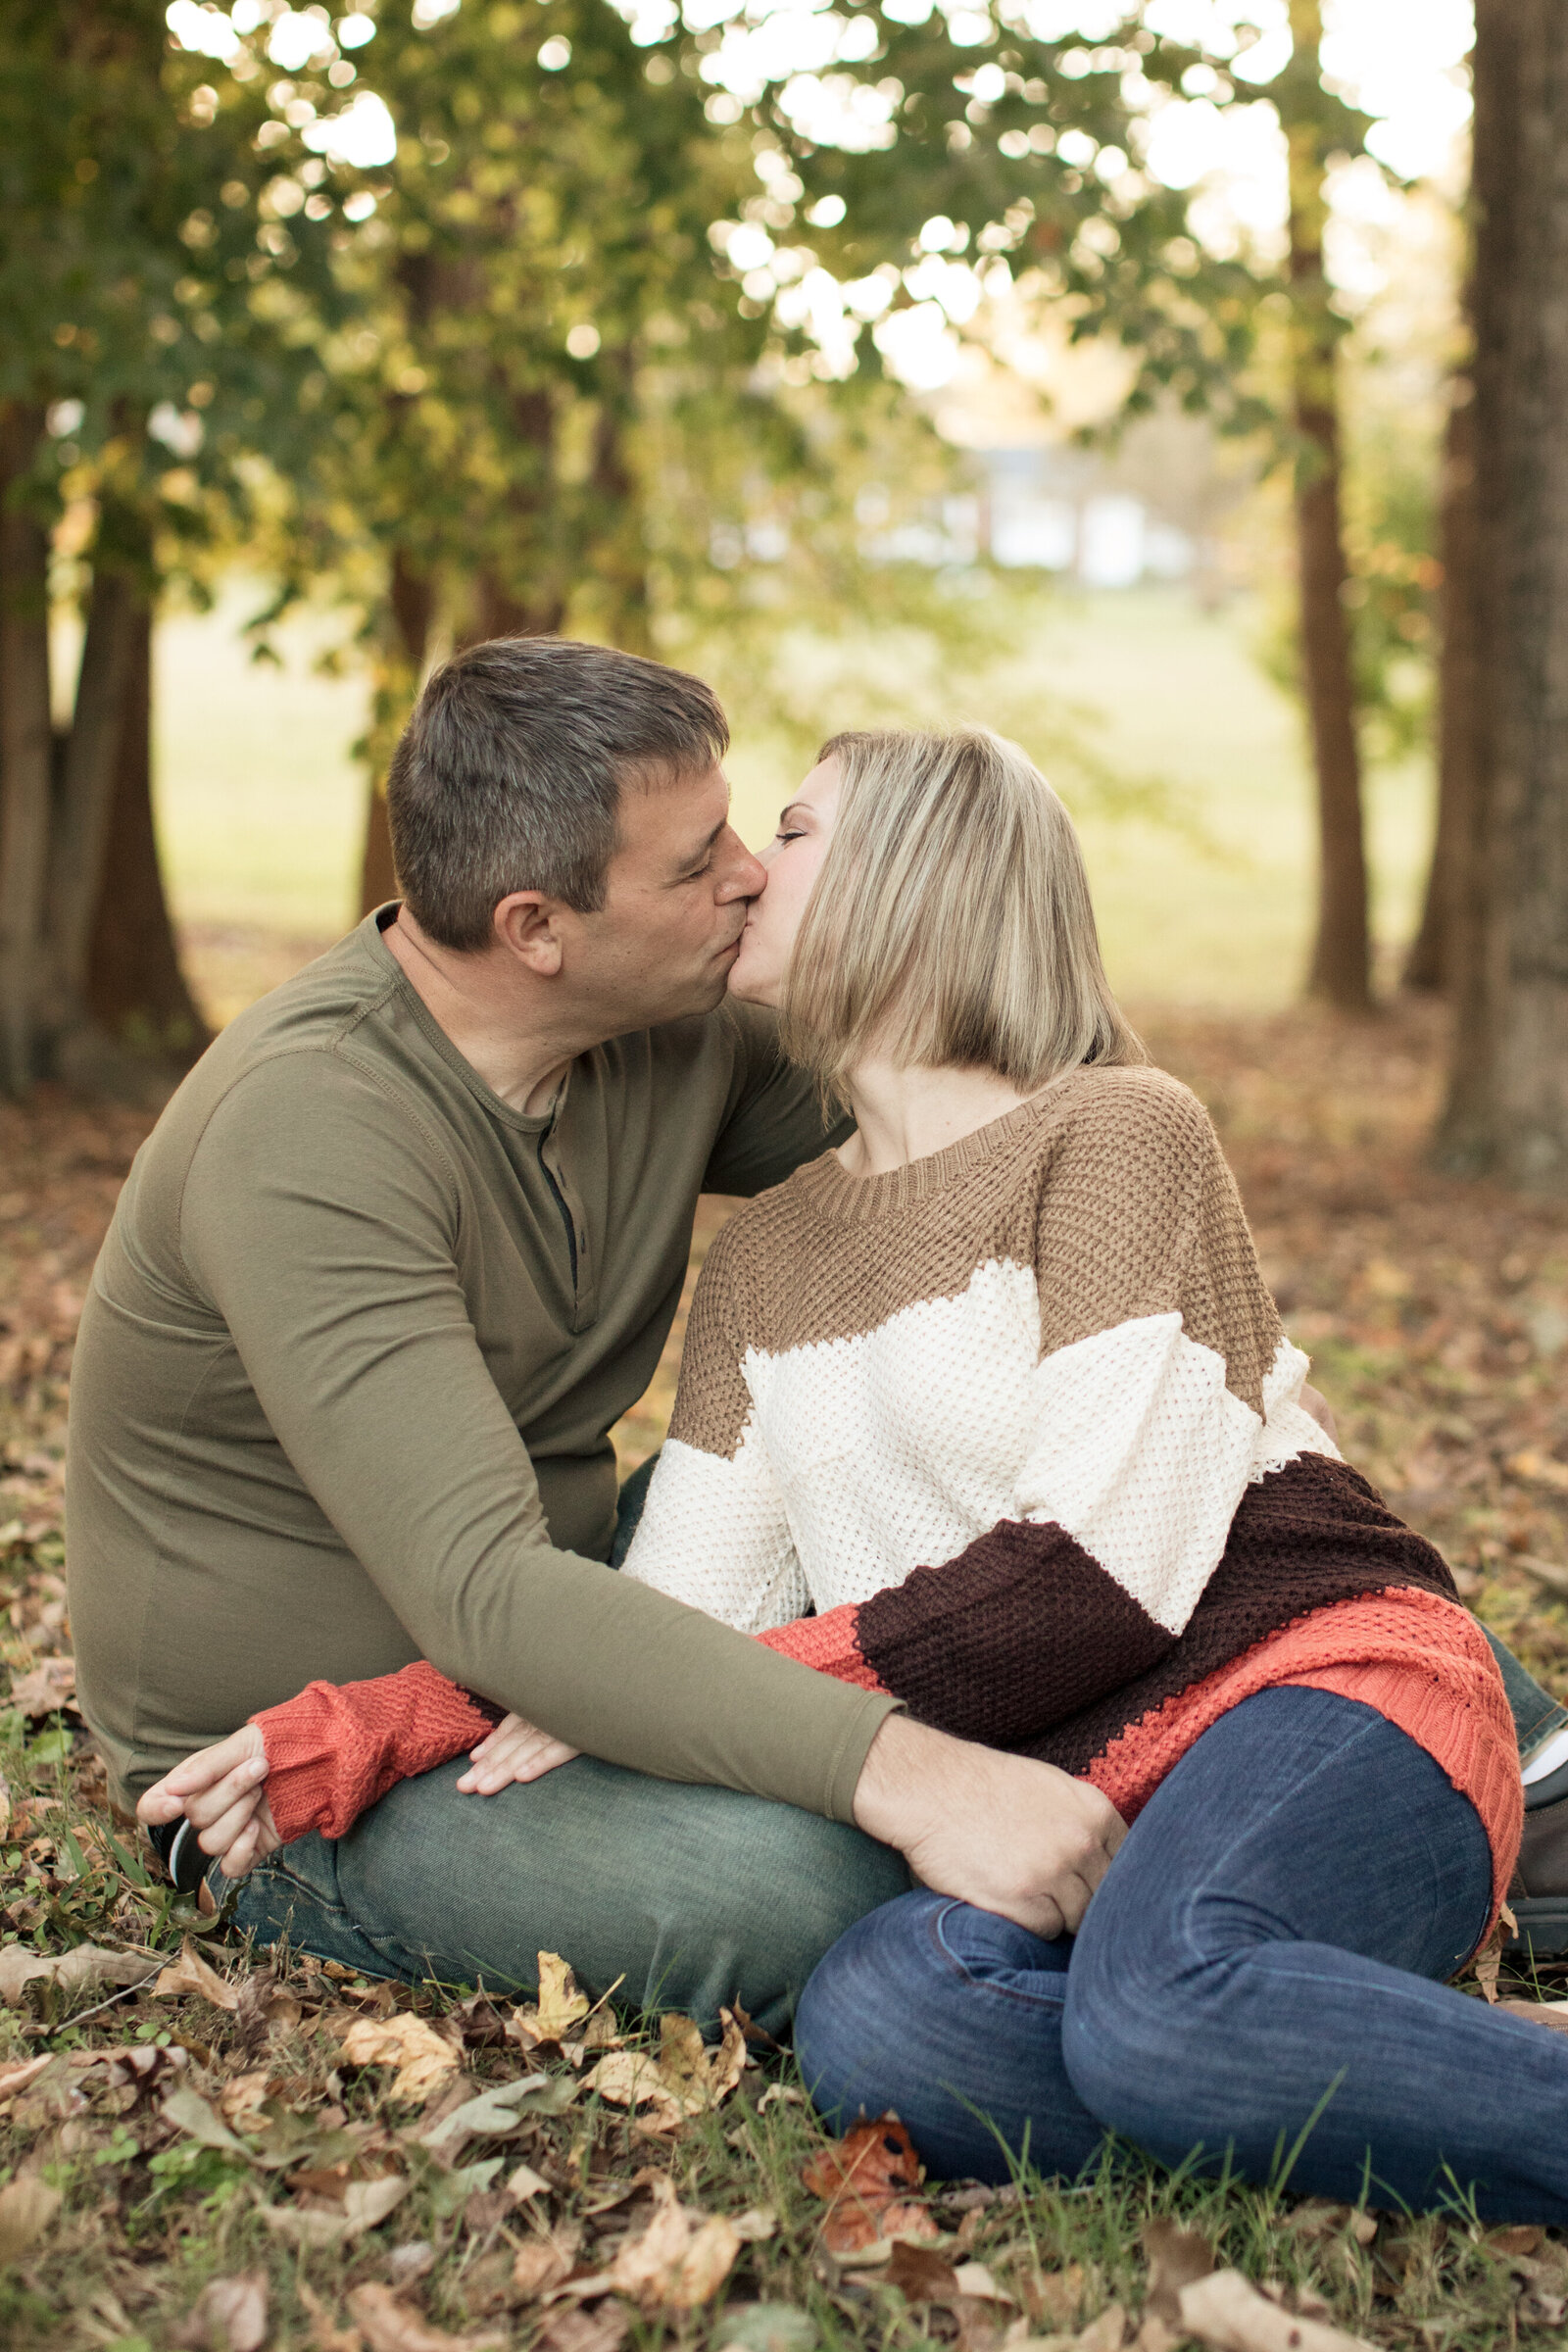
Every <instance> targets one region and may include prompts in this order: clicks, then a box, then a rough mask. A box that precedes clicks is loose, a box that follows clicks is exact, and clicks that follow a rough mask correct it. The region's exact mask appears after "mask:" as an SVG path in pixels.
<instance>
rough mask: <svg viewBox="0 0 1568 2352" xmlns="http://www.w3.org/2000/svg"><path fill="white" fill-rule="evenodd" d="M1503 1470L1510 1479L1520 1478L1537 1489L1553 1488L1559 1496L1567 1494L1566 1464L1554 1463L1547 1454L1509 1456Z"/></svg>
mask: <svg viewBox="0 0 1568 2352" xmlns="http://www.w3.org/2000/svg"><path fill="white" fill-rule="evenodd" d="M1503 1468H1504V1469H1505V1470H1506V1471H1507V1472H1508V1473H1509V1475H1510V1477H1513V1478H1522V1479H1524V1480H1526V1481H1527V1482H1528V1483H1529V1484H1530V1485H1532V1486H1537V1487H1555V1488H1556V1490H1557V1492H1558V1494H1559V1495H1568V1462H1554V1461H1553V1460H1552V1458H1551V1456H1550V1455H1549V1454H1543V1453H1535V1452H1532V1451H1530V1450H1528V1449H1527V1450H1526V1451H1525V1452H1523V1453H1515V1454H1510V1455H1509V1457H1508V1459H1507V1461H1505V1462H1504V1464H1503Z"/></svg>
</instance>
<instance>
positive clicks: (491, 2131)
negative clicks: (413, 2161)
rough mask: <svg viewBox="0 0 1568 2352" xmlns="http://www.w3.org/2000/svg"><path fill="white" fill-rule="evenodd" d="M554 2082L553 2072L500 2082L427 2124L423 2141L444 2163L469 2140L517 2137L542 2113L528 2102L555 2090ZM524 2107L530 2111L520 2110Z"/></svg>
mask: <svg viewBox="0 0 1568 2352" xmlns="http://www.w3.org/2000/svg"><path fill="white" fill-rule="evenodd" d="M553 2082H554V2078H553V2077H552V2076H550V2075H523V2076H521V2077H520V2078H519V2079H518V2081H516V2082H498V2083H497V2084H496V2085H495V2086H494V2088H493V2089H490V2090H482V2091H480V2092H479V2093H478V2095H477V2097H475V2098H471V2099H465V2100H464V2101H463V2103H462V2105H461V2106H458V2107H454V2108H452V2109H450V2110H449V2111H448V2113H447V2114H445V2115H443V2116H439V2117H437V2118H436V2120H435V2121H434V2122H433V2123H429V2124H426V2126H425V2128H424V2130H423V2131H421V2132H420V2133H419V2144H420V2146H421V2147H425V2148H431V2149H436V2150H439V2152H440V2154H441V2157H442V2160H443V2162H445V2163H448V2164H450V2163H451V2162H452V2160H453V2158H454V2157H455V2155H456V2154H457V2151H458V2150H459V2149H460V2148H461V2147H462V2146H463V2143H464V2142H465V2140H467V2139H515V2137H516V2135H517V2133H518V2132H519V2131H525V2130H526V2129H527V2126H528V2125H529V2123H530V2122H531V2121H532V2118H533V2115H534V2113H536V2112H538V2110H537V2106H536V2105H535V2106H534V2107H531V2108H527V2102H528V2101H530V2100H533V2101H535V2102H536V2101H537V2099H538V2097H539V2095H540V2094H541V2093H544V2092H548V2091H549V2090H550V2089H551V2087H552V2084H553ZM524 2108H527V2111H526V2112H523V2113H519V2112H518V2110H519V2109H524Z"/></svg>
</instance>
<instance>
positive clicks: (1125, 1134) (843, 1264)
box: [670, 1068, 1281, 1455]
mask: <svg viewBox="0 0 1568 2352" xmlns="http://www.w3.org/2000/svg"><path fill="white" fill-rule="evenodd" d="M1009 1260H1010V1261H1011V1262H1012V1263H1013V1264H1015V1265H1019V1266H1032V1267H1033V1268H1034V1269H1035V1273H1036V1276H1037V1279H1038V1282H1039V1287H1040V1320H1041V1353H1042V1354H1043V1355H1049V1354H1053V1353H1054V1352H1055V1350H1056V1349H1057V1348H1066V1347H1070V1346H1071V1345H1072V1344H1073V1343H1074V1342H1075V1341H1078V1340H1084V1339H1090V1338H1093V1337H1094V1336H1095V1335H1096V1334H1097V1333H1099V1332H1103V1331H1108V1330H1111V1329H1112V1328H1113V1327H1114V1326H1115V1325H1117V1324H1119V1323H1125V1322H1128V1321H1130V1320H1132V1319H1133V1318H1135V1317H1138V1316H1145V1315H1158V1314H1168V1313H1171V1312H1178V1313H1180V1315H1181V1316H1182V1319H1183V1325H1184V1328H1185V1330H1186V1331H1187V1333H1188V1335H1189V1337H1190V1338H1192V1339H1193V1340H1195V1341H1196V1342H1198V1343H1199V1345H1201V1346H1202V1347H1205V1348H1213V1350H1214V1351H1215V1353H1216V1354H1218V1355H1221V1356H1223V1357H1224V1359H1225V1363H1226V1367H1227V1370H1226V1378H1227V1384H1228V1386H1229V1387H1230V1388H1231V1389H1232V1391H1233V1392H1234V1393H1235V1395H1236V1396H1238V1397H1241V1399H1242V1400H1243V1402H1244V1403H1246V1404H1248V1405H1250V1407H1251V1408H1252V1410H1253V1411H1254V1412H1257V1411H1261V1407H1262V1382H1263V1375H1264V1373H1265V1371H1266V1370H1267V1369H1268V1367H1269V1365H1270V1364H1271V1363H1272V1362H1273V1360H1274V1355H1275V1350H1276V1348H1277V1347H1278V1344H1279V1340H1280V1336H1281V1334H1280V1322H1279V1316H1278V1314H1277V1313H1276V1311H1275V1308H1274V1302H1273V1300H1272V1299H1271V1298H1270V1297H1269V1295H1268V1292H1267V1290H1266V1288H1265V1287H1264V1284H1263V1279H1262V1276H1261V1274H1260V1272H1259V1270H1258V1265H1257V1258H1256V1255H1255V1253H1254V1251H1253V1249H1252V1241H1251V1236H1250V1233H1249V1231H1248V1228H1247V1219H1246V1216H1245V1213H1244V1211H1243V1208H1242V1203H1241V1198H1240V1195H1239V1194H1238V1192H1237V1190H1236V1186H1235V1182H1234V1180H1233V1179H1232V1177H1231V1173H1230V1170H1229V1169H1228V1167H1227V1166H1226V1164H1225V1160H1224V1156H1223V1154H1222V1152H1221V1151H1220V1148H1219V1142H1218V1139H1217V1138H1216V1136H1215V1134H1214V1131H1213V1128H1212V1126H1211V1125H1210V1124H1209V1120H1208V1116H1207V1114H1206V1112H1205V1111H1204V1110H1203V1107H1202V1105H1201V1103H1199V1102H1198V1100H1197V1098H1196V1097H1195V1096H1193V1095H1192V1094H1190V1093H1189V1092H1188V1090H1187V1088H1186V1087H1184V1086H1182V1085H1180V1084H1179V1083H1178V1081H1177V1080H1176V1079H1174V1078H1171V1077H1168V1076H1167V1075H1166V1074H1165V1072H1164V1071H1162V1070H1151V1069H1142V1068H1140V1069H1110V1070H1099V1069H1086V1070H1075V1071H1073V1072H1071V1073H1070V1074H1069V1075H1068V1076H1067V1077H1065V1078H1062V1079H1058V1080H1057V1081H1056V1082H1055V1083H1054V1085H1053V1086H1051V1087H1048V1088H1047V1089H1046V1091H1045V1092H1044V1094H1042V1095H1040V1096H1037V1097H1036V1098H1035V1100H1034V1101H1033V1102H1032V1103H1025V1104H1024V1105H1023V1106H1022V1108H1021V1109H1019V1110H1016V1111H1012V1112H1010V1113H1009V1114H1008V1115H1007V1116H1006V1117H1005V1118H1003V1119H999V1120H996V1121H994V1122H993V1124H992V1125H991V1126H989V1127H985V1128H982V1129H980V1130H979V1132H978V1133H977V1134H975V1135H971V1136H965V1137H964V1138H963V1139H962V1140H961V1141H960V1142H959V1143H957V1144H956V1145H954V1146H952V1147H951V1148H950V1149H949V1150H948V1151H946V1152H936V1153H934V1154H932V1155H931V1156H930V1157H929V1158H926V1159H920V1160H915V1161H913V1162H911V1163H910V1164H909V1165H908V1166H907V1167H904V1168H899V1169H895V1170H894V1171H893V1172H892V1173H891V1174H890V1175H887V1176H874V1177H868V1178H860V1179H857V1178H852V1177H849V1176H846V1175H845V1173H844V1171H843V1169H842V1168H841V1166H840V1165H839V1162H838V1159H837V1157H836V1155H835V1154H833V1153H831V1152H829V1153H826V1154H824V1156H823V1157H822V1158H821V1159H818V1160H813V1161H812V1162H811V1164H810V1165H809V1167H806V1168H803V1169H801V1170H800V1171H799V1173H798V1174H796V1175H795V1176H792V1177H791V1178H790V1180H789V1182H788V1183H787V1184H783V1185H780V1186H779V1187H777V1189H776V1190H775V1191H773V1192H770V1193H763V1194H762V1195H760V1198H759V1199H757V1200H756V1201H750V1202H749V1203H748V1204H747V1206H746V1207H745V1208H743V1209H742V1210H740V1212H739V1213H738V1214H737V1215H736V1216H735V1217H733V1218H732V1219H731V1220H730V1222H729V1224H728V1225H726V1226H725V1228H724V1230H723V1232H722V1233H721V1234H720V1235H719V1237H718V1240H717V1241H716V1242H715V1243H714V1245H713V1247H712V1249H711V1250H710V1251H709V1254H708V1259H707V1262H706V1264H705V1265H704V1268H703V1272H702V1278H701V1280H700V1281H699V1283H698V1286H697V1294H696V1297H695V1299H694V1300H693V1302H692V1314H691V1322H690V1325H689V1328H688V1331H687V1335H686V1348H685V1354H684V1357H683V1360H682V1364H681V1376H680V1388H679V1393H678V1395H677V1397H676V1401H675V1411H674V1416H673V1418H672V1420H671V1423H670V1436H671V1437H672V1438H678V1439H680V1440H682V1441H683V1442H684V1443H685V1444H686V1445H688V1446H698V1447H700V1448H701V1449H702V1450H703V1451H704V1452H708V1453H717V1454H723V1455H733V1454H734V1452H735V1451H736V1448H737V1447H738V1446H739V1444H740V1442H741V1438H742V1434H743V1432H744V1429H745V1425H746V1421H747V1417H748V1414H749V1412H750V1410H751V1397H750V1393H749V1391H748V1389H747V1386H746V1381H745V1378H744V1375H743V1372H742V1360H743V1358H744V1355H745V1353H746V1351H747V1350H748V1349H756V1350H758V1351H760V1352H765V1353H767V1354H770V1355H777V1354H782V1353H783V1352H784V1351H785V1350H786V1349H789V1348H805V1347H813V1346H814V1347H820V1346H823V1345H826V1344H830V1343H832V1342H835V1341H846V1340H852V1339H855V1338H857V1337H858V1336H860V1335H861V1334H863V1333H865V1332H870V1331H875V1330H877V1329H878V1328H879V1327H880V1326H881V1325H882V1324H884V1323H886V1322H888V1321H889V1320H890V1319H891V1318H892V1317H893V1316H895V1315H897V1314H900V1313H902V1312H903V1311H904V1310H905V1309H906V1308H907V1307H910V1306H914V1305H916V1304H918V1303H920V1302H921V1301H923V1300H928V1299H954V1298H957V1297H958V1296H959V1295H960V1294H961V1293H962V1292H963V1291H965V1290H966V1289H967V1288H968V1286H969V1283H970V1281H971V1279H972V1278H973V1276H974V1274H975V1271H976V1269H977V1268H978V1267H980V1266H983V1265H987V1264H990V1263H993V1262H998V1261H1009Z"/></svg>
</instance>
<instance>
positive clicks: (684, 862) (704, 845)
mask: <svg viewBox="0 0 1568 2352" xmlns="http://www.w3.org/2000/svg"><path fill="white" fill-rule="evenodd" d="M728 823H729V810H728V809H725V811H724V813H723V815H722V816H721V817H720V818H719V820H718V822H717V824H716V825H715V826H714V827H713V830H712V831H711V833H706V834H705V835H704V836H703V839H702V840H701V841H700V842H699V843H698V845H697V847H696V849H695V850H693V851H692V852H691V854H690V855H689V856H688V857H685V858H680V859H679V860H678V863H679V866H680V870H681V872H682V873H685V872H686V870H687V868H688V867H689V866H693V865H701V863H702V861H703V859H704V858H706V857H707V856H708V853H709V851H710V850H711V848H712V846H713V844H714V842H715V841H716V840H717V839H718V837H719V835H720V834H721V833H722V832H723V830H724V827H725V826H726V825H727V824H728Z"/></svg>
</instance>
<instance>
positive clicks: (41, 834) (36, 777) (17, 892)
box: [0, 402, 53, 1095]
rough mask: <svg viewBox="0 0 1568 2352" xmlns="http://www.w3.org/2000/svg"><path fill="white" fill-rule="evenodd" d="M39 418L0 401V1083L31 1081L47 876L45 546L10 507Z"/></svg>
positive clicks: (18, 1085) (38, 528) (13, 1086)
mask: <svg viewBox="0 0 1568 2352" xmlns="http://www.w3.org/2000/svg"><path fill="white" fill-rule="evenodd" d="M42 433H43V418H42V417H41V416H40V415H39V414H37V413H36V412H35V411H33V410H30V409H25V408H24V407H22V406H21V405H20V404H19V403H14V402H8V403H5V404H3V405H0V1087H3V1088H4V1089H5V1090H6V1091H7V1092H8V1093H10V1094H14V1095H21V1094H25V1092H26V1091H27V1089H28V1087H29V1086H30V1085H31V1084H32V1081H33V1079H34V1077H35V1076H36V1075H37V1060H38V1048H37V1034H36V1024H37V1001H36V989H37V982H38V965H39V959H40V956H41V952H42V948H43V937H44V925H45V920H46V901H45V892H46V888H47V883H48V872H49V821H50V766H51V760H52V755H53V736H52V731H51V725H50V716H49V575H48V564H49V541H48V537H47V534H46V533H45V531H44V529H43V526H42V524H41V523H39V522H36V521H35V520H34V519H33V517H32V516H31V515H28V514H26V513H25V511H24V510H23V509H21V508H20V507H19V506H17V505H16V504H15V492H16V488H17V486H18V484H19V483H20V481H21V480H22V478H23V477H24V476H25V473H26V472H27V470H28V468H29V466H31V463H32V459H33V454H34V451H35V450H36V448H37V445H38V441H39V439H40V438H41V436H42Z"/></svg>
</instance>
